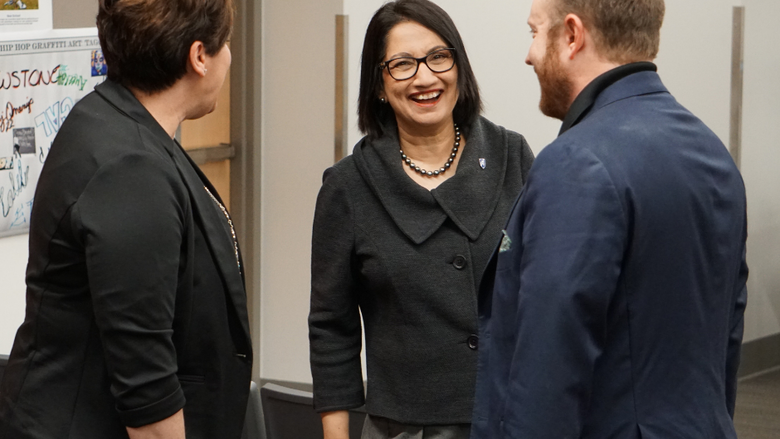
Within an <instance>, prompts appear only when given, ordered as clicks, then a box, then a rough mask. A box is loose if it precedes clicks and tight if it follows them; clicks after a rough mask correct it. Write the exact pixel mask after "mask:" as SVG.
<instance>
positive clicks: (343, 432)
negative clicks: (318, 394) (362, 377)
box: [133, 410, 349, 439]
mask: <svg viewBox="0 0 780 439" xmlns="http://www.w3.org/2000/svg"><path fill="white" fill-rule="evenodd" d="M321 416H322V432H323V433H324V436H323V438H324V439H349V412H348V411H346V410H339V411H337V412H325V413H322V414H321ZM133 439H134V438H133Z"/></svg>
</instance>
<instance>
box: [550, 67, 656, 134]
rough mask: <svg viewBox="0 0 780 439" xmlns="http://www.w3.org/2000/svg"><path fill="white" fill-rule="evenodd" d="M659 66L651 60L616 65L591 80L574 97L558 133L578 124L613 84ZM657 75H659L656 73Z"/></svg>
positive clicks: (654, 69)
mask: <svg viewBox="0 0 780 439" xmlns="http://www.w3.org/2000/svg"><path fill="white" fill-rule="evenodd" d="M657 70H658V68H657V67H656V65H655V64H653V63H651V62H635V63H630V64H625V65H622V66H618V67H615V68H614V69H612V70H609V71H608V72H605V73H603V74H601V75H599V76H598V77H597V78H596V79H594V80H593V81H591V82H590V84H588V85H587V86H586V87H585V88H584V89H583V90H582V91H581V92H580V94H579V95H578V96H577V98H576V99H574V102H572V104H571V107H570V108H569V111H568V112H567V113H566V117H565V118H564V119H563V123H562V124H561V129H560V131H559V132H558V135H559V136H560V135H561V134H563V133H565V132H566V131H568V130H569V129H570V128H571V127H573V126H575V125H577V124H578V123H579V122H580V121H581V120H582V119H584V118H585V117H586V116H587V115H588V114H589V113H590V112H591V111H592V110H593V109H595V108H597V106H596V101H597V100H598V99H599V98H600V97H601V96H602V95H603V94H604V91H605V90H607V89H609V88H610V87H611V86H612V85H613V84H615V83H617V82H619V81H621V80H622V79H624V78H628V77H630V76H633V75H635V74H637V73H640V72H653V73H654V72H656V71H657ZM656 77H657V75H656Z"/></svg>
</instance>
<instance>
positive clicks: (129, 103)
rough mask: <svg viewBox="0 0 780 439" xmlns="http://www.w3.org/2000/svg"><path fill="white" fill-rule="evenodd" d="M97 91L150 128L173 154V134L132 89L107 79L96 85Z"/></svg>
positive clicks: (111, 103)
mask: <svg viewBox="0 0 780 439" xmlns="http://www.w3.org/2000/svg"><path fill="white" fill-rule="evenodd" d="M95 92H96V93H97V94H99V95H100V96H102V97H103V99H105V100H106V101H107V102H108V103H109V104H110V105H111V106H113V107H114V108H116V109H117V110H118V111H119V112H120V113H122V114H124V115H126V116H127V117H129V118H130V119H133V120H134V121H136V122H137V123H139V124H140V125H142V126H143V127H145V128H146V129H148V130H149V131H150V132H151V133H152V134H153V135H154V137H155V139H156V140H159V143H160V144H161V145H162V146H163V148H164V149H165V151H166V152H167V153H168V155H171V156H172V155H173V151H174V149H176V148H175V146H176V145H175V144H174V142H173V139H171V136H169V135H168V133H167V132H166V131H165V130H164V129H163V127H162V126H160V124H159V123H158V122H157V119H155V118H154V116H152V114H151V113H149V111H147V110H146V108H145V107H144V106H143V105H142V104H141V103H140V102H139V101H138V99H136V97H135V96H134V95H133V93H131V92H130V90H128V89H127V88H125V87H124V86H122V85H120V84H118V83H116V82H114V81H111V80H106V81H103V82H102V83H101V84H98V85H97V86H96V87H95Z"/></svg>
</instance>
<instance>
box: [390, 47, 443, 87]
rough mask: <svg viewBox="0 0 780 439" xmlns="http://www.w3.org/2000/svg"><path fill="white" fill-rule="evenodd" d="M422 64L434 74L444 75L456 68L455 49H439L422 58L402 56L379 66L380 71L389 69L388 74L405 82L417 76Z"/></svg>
mask: <svg viewBox="0 0 780 439" xmlns="http://www.w3.org/2000/svg"><path fill="white" fill-rule="evenodd" d="M420 63H425V65H426V66H428V68H429V69H430V70H431V71H432V72H434V73H444V72H446V71H448V70H451V69H452V68H453V67H454V66H455V49H453V48H446V49H439V50H436V51H434V52H431V53H429V54H428V55H426V56H423V57H420V58H413V57H411V56H401V57H398V58H393V59H390V60H387V61H385V62H383V63H381V64H379V69H380V70H382V69H385V68H386V69H387V73H389V74H390V76H391V77H392V78H393V79H395V80H396V81H404V80H406V79H409V78H411V77H413V76H414V75H416V74H417V70H418V69H419V68H420Z"/></svg>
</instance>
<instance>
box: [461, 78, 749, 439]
mask: <svg viewBox="0 0 780 439" xmlns="http://www.w3.org/2000/svg"><path fill="white" fill-rule="evenodd" d="M745 239H746V214H745V190H744V185H743V182H742V178H741V176H740V174H739V171H738V170H737V168H736V166H735V165H734V162H733V160H732V159H731V157H730V155H729V153H728V151H727V150H726V148H725V147H724V146H723V144H722V143H721V141H720V140H718V138H717V137H716V136H715V134H713V133H712V132H711V131H710V130H709V129H708V128H707V127H706V126H705V125H704V124H703V123H702V122H701V121H700V120H699V119H697V118H696V117H695V116H693V115H692V114H691V113H690V112H689V111H687V110H686V109H685V108H683V107H682V106H681V105H680V104H678V103H677V102H676V101H675V99H674V98H673V97H672V96H671V95H670V94H669V92H668V91H667V90H666V88H665V87H664V86H663V84H662V83H661V80H660V78H659V77H658V75H657V74H656V73H655V72H641V73H636V74H633V75H629V76H627V77H625V78H623V79H620V80H619V81H617V82H615V83H614V84H612V85H611V86H609V87H608V88H606V89H605V90H604V91H603V92H602V93H601V94H599V95H598V97H597V98H596V100H595V102H594V105H593V107H592V110H591V111H590V112H589V113H588V114H587V115H586V116H585V118H584V119H583V120H582V121H581V122H580V123H579V124H578V125H576V126H574V127H573V128H571V129H570V130H568V131H567V132H565V133H564V134H563V135H561V136H560V137H558V139H557V140H555V141H554V142H553V143H552V144H550V145H549V146H547V147H546V148H545V149H544V150H543V151H542V152H541V154H539V156H538V158H537V159H536V161H535V162H534V164H533V166H532V168H531V171H530V174H529V179H528V181H527V183H526V186H525V188H524V190H523V193H522V195H521V196H520V198H519V200H518V201H517V203H516V205H515V207H514V209H513V212H512V214H511V217H510V220H509V222H508V224H507V227H506V231H505V239H504V240H503V242H502V244H501V246H500V248H499V249H497V251H496V254H495V255H494V257H493V259H492V260H491V263H490V265H489V267H488V270H489V271H488V273H486V275H485V277H484V279H486V280H487V279H494V281H493V282H489V281H484V282H483V285H482V286H481V289H480V299H479V300H480V303H479V306H480V331H481V340H480V352H479V366H478V368H479V372H478V378H477V392H476V406H475V413H474V426H473V431H472V437H473V438H476V439H480V438H491V439H497V438H504V437H511V438H532V439H547V438H549V439H564V438H570V439H576V438H598V439H606V438H614V439H634V438H636V439H639V438H641V439H675V438H691V439H693V438H696V439H701V438H707V439H720V438H736V434H735V432H734V426H733V423H732V416H733V409H734V399H735V389H736V372H737V366H738V363H739V347H740V344H741V339H742V326H743V314H744V308H745V302H746V290H745V282H746V278H747V267H746V265H745V263H744V251H745ZM493 273H494V274H495V276H491V274H493Z"/></svg>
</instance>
